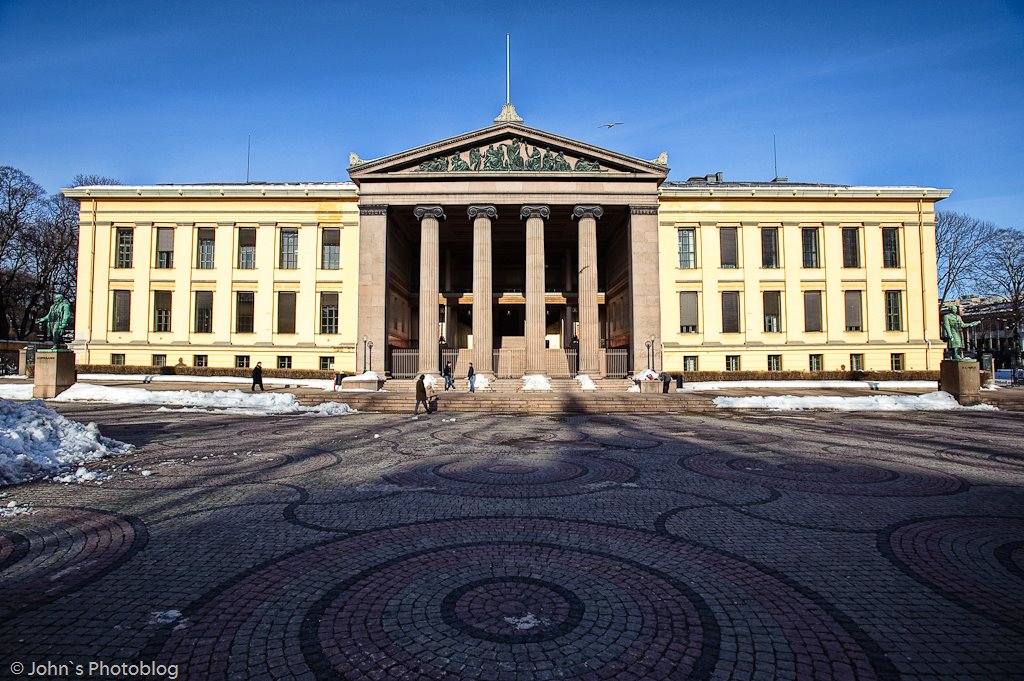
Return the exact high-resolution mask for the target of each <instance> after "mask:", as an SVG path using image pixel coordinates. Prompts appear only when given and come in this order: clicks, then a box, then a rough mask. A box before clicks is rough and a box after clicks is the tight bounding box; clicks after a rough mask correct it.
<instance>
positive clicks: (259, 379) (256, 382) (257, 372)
mask: <svg viewBox="0 0 1024 681" xmlns="http://www.w3.org/2000/svg"><path fill="white" fill-rule="evenodd" d="M256 386H259V387H260V390H261V391H263V392H266V391H267V389H266V388H264V387H263V362H256V366H255V367H253V370H252V392H256Z"/></svg>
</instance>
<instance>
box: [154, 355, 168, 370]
mask: <svg viewBox="0 0 1024 681" xmlns="http://www.w3.org/2000/svg"><path fill="white" fill-rule="evenodd" d="M150 365H151V366H155V367H165V366H167V355H153V361H152V362H150Z"/></svg>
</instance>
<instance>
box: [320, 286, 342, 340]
mask: <svg viewBox="0 0 1024 681" xmlns="http://www.w3.org/2000/svg"><path fill="white" fill-rule="evenodd" d="M320 333H338V294H337V293H328V292H326V291H325V292H324V293H321V294H320Z"/></svg>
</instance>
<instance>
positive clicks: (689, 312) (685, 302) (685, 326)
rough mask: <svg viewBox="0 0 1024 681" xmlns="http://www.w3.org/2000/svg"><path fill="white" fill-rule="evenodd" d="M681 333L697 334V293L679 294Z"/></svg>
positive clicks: (684, 292)
mask: <svg viewBox="0 0 1024 681" xmlns="http://www.w3.org/2000/svg"><path fill="white" fill-rule="evenodd" d="M679 333H697V292H696V291H682V292H680V294H679Z"/></svg>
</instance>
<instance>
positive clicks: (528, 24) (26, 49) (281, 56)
mask: <svg viewBox="0 0 1024 681" xmlns="http://www.w3.org/2000/svg"><path fill="white" fill-rule="evenodd" d="M506 31H507V32H510V33H511V34H512V101H513V103H515V105H516V107H517V108H518V110H519V112H520V114H521V115H522V116H523V117H524V119H525V122H526V124H527V125H531V126H533V127H537V128H541V129H544V130H548V131H551V132H554V133H558V134H561V135H565V136H568V137H574V138H577V139H580V140H583V141H586V142H590V143H593V144H597V145H600V146H604V147H608V148H611V149H614V150H617V151H621V152H623V153H627V154H633V155H636V156H639V157H642V158H654V157H655V156H656V155H657V154H658V153H659V152H661V151H668V152H669V165H670V166H671V167H672V175H671V176H670V179H677V180H685V179H686V178H687V177H689V176H691V175H698V174H700V175H702V174H705V173H708V172H713V171H718V170H721V171H724V172H725V176H726V179H733V180H767V179H771V177H772V176H773V172H774V171H773V167H772V134H773V133H774V134H776V135H777V139H778V159H779V174H780V175H785V176H788V177H789V178H790V179H791V180H800V181H815V182H837V183H850V184H915V185H929V186H939V187H951V188H953V189H954V190H955V193H954V195H953V198H951V199H949V200H948V201H946V202H944V203H943V204H940V205H941V206H942V207H945V208H949V209H954V210H960V211H965V212H969V213H971V214H972V215H975V216H977V217H980V218H985V219H989V220H992V221H994V222H996V223H998V224H1000V225H1004V226H1024V220H1022V219H1021V215H1022V214H1024V2H1021V1H1020V0H1018V1H1017V2H986V1H984V0H979V1H974V2H969V3H968V2H944V1H938V2H899V1H896V0H889V1H888V2H873V1H870V0H865V1H860V2H822V1H821V0H818V1H816V2H807V3H803V2H799V3H766V2H750V3H744V2H738V1H736V0H733V1H731V2H725V3H722V2H710V1H706V2H699V3H695V2H673V3H669V2H665V3H640V2H621V1H620V2H608V3H605V2H586V3H581V2H559V3H556V2H530V1H528V0H520V1H518V2H507V1H505V2H500V3H494V4H488V3H441V2H417V3H413V2H409V3H388V2H373V0H364V2H361V3H349V2H253V1H249V2H217V1H216V0H207V1H206V2H199V3H192V2H147V1H144V0H139V1H136V2H114V1H107V2H84V1H72V0H66V1H65V2H33V1H25V2H22V1H12V0H0V64H3V66H2V67H0V92H2V93H3V95H4V100H5V102H4V106H3V107H0V164H5V165H13V166H15V167H18V168H20V169H21V170H23V171H25V172H27V173H28V174H30V175H31V176H33V177H34V178H35V179H36V180H37V181H38V182H39V183H40V184H42V185H43V186H44V187H46V188H47V189H49V190H51V191H52V190H56V189H57V188H58V187H60V186H62V185H65V184H66V183H67V182H68V181H69V180H70V178H71V177H73V176H74V175H75V174H76V173H100V174H105V175H109V176H112V177H116V178H119V179H120V180H121V181H123V182H125V183H132V184H135V183H139V184H144V183H158V182H220V181H224V182H227V181H232V182H235V181H244V180H245V154H246V136H247V135H248V134H249V133H251V134H252V140H253V141H252V169H251V176H252V179H253V180H266V181H274V180H292V181H294V180H338V179H347V175H346V173H345V167H346V166H347V165H348V152H349V151H353V150H354V151H356V152H358V153H359V155H360V156H361V157H363V158H373V157H376V156H383V155H386V154H389V153H393V152H396V151H401V150H403V149H407V148H410V147H414V146H418V145H420V144H424V143H428V142H432V141H434V140H437V139H441V138H444V137H448V136H451V135H455V134H458V133H461V132H466V131H469V130H474V129H477V128H481V127H485V126H486V125H488V124H489V123H490V121H491V119H492V118H493V117H494V116H495V115H496V114H497V113H498V110H499V109H500V107H501V104H502V102H503V101H504V94H505V82H504V59H505V33H506ZM611 121H623V122H624V124H623V125H621V126H618V127H615V128H613V129H611V130H607V129H603V128H599V127H598V126H599V125H600V124H602V123H606V122H611Z"/></svg>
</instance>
